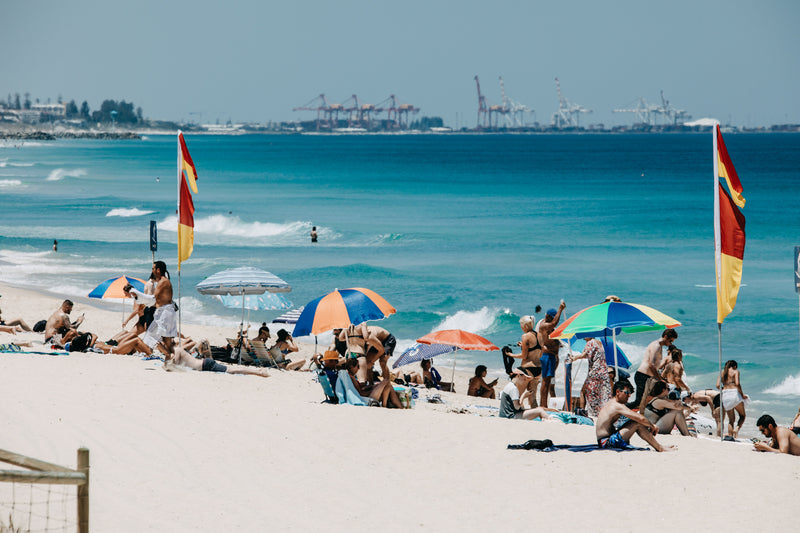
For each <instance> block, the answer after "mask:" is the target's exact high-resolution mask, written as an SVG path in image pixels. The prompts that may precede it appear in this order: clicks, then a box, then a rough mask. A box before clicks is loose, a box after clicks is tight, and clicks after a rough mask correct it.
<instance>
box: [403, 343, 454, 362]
mask: <svg viewBox="0 0 800 533" xmlns="http://www.w3.org/2000/svg"><path fill="white" fill-rule="evenodd" d="M457 349H458V348H456V347H455V346H452V345H450V344H420V343H416V344H412V345H411V347H410V348H408V349H407V350H406V351H405V352H403V353H402V354H400V357H398V358H397V360H396V361H395V362H394V363H393V364H392V368H397V367H399V366H403V365H407V364H409V363H414V362H416V361H422V360H423V359H432V358H434V357H435V356H437V355H442V354H443V353H449V352H455V351H456V350H457Z"/></svg>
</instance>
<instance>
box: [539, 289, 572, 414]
mask: <svg viewBox="0 0 800 533" xmlns="http://www.w3.org/2000/svg"><path fill="white" fill-rule="evenodd" d="M566 307H567V304H565V303H564V300H561V303H560V304H559V305H558V311H556V310H555V309H548V310H547V314H545V317H544V321H542V322H541V323H540V324H539V333H538V335H539V343H540V344H541V345H542V346H543V350H542V358H541V363H542V386H541V388H540V391H539V405H541V406H542V407H547V396H548V395H549V394H550V383H551V382H552V381H553V378H554V377H555V375H556V366H557V365H558V349H559V348H560V347H561V342H560V341H559V340H557V339H551V338H550V334H551V333H553V330H554V329H556V326H557V325H558V321H559V320H561V312H562V311H563V310H564V308H566Z"/></svg>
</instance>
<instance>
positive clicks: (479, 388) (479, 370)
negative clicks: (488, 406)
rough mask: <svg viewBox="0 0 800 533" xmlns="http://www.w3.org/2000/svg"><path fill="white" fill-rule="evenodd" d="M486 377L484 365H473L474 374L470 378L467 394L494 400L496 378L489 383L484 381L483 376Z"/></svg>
mask: <svg viewBox="0 0 800 533" xmlns="http://www.w3.org/2000/svg"><path fill="white" fill-rule="evenodd" d="M485 377H486V366H485V365H478V366H476V367H475V376H474V377H472V378H470V380H469V386H468V387H467V396H476V397H478V398H491V399H493V400H494V387H495V386H496V385H497V381H498V380H497V379H495V380H494V381H492V382H490V383H486V381H484V379H483V378H485Z"/></svg>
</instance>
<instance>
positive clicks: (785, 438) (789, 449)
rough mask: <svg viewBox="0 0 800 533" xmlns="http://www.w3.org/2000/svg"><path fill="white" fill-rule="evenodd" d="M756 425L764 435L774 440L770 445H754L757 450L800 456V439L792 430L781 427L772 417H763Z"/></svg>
mask: <svg viewBox="0 0 800 533" xmlns="http://www.w3.org/2000/svg"><path fill="white" fill-rule="evenodd" d="M756 425H757V426H758V430H759V431H760V432H761V434H762V435H764V436H765V437H767V438H769V439H772V441H771V442H770V443H769V444H767V443H766V442H756V443H754V446H755V448H756V450H758V451H760V452H778V453H788V454H789V455H800V437H798V436H797V435H795V434H794V432H793V431H792V430H791V429H789V428H784V427H779V426H778V425H777V424H775V419H774V418H772V417H771V416H770V415H761V417H760V418H759V419H758V421H757V422H756Z"/></svg>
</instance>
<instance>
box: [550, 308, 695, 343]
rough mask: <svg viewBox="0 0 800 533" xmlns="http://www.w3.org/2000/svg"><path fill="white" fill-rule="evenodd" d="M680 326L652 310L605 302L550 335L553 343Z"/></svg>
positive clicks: (578, 315) (579, 314) (588, 309)
mask: <svg viewBox="0 0 800 533" xmlns="http://www.w3.org/2000/svg"><path fill="white" fill-rule="evenodd" d="M680 325H681V323H680V322H678V321H677V320H675V319H674V318H672V317H670V316H667V315H665V314H664V313H662V312H661V311H656V310H655V309H653V308H652V307H647V306H646V305H641V304H632V303H626V302H604V303H601V304H598V305H593V306H591V307H587V308H586V309H584V310H583V311H578V312H577V313H575V314H574V315H572V316H571V317H569V318H568V319H567V320H565V321H564V323H563V324H561V325H560V326H559V327H557V328H556V329H555V331H553V333H551V334H550V338H551V339H565V340H566V339H570V338H572V337H577V338H579V339H584V338H586V337H600V336H608V335H619V334H620V333H639V332H642V331H655V330H660V329H666V328H676V327H678V326H680Z"/></svg>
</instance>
